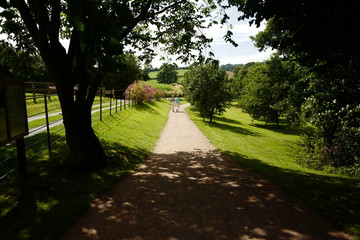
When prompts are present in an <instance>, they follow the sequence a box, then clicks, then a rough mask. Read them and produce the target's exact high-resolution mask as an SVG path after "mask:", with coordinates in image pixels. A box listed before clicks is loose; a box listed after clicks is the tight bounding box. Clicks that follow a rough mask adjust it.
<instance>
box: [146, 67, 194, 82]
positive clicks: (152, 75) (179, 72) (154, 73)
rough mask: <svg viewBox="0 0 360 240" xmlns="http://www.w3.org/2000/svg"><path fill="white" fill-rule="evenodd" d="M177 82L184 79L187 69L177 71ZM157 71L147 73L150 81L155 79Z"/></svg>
mask: <svg viewBox="0 0 360 240" xmlns="http://www.w3.org/2000/svg"><path fill="white" fill-rule="evenodd" d="M176 71H177V72H178V77H179V80H181V79H182V78H183V77H184V74H185V73H186V72H187V71H188V69H177V70H176ZM158 73H159V71H152V72H150V73H149V77H150V79H151V80H152V79H157V75H158Z"/></svg>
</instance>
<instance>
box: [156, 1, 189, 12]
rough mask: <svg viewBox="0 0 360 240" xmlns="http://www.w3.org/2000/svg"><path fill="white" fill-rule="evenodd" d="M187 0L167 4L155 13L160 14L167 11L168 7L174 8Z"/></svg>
mask: <svg viewBox="0 0 360 240" xmlns="http://www.w3.org/2000/svg"><path fill="white" fill-rule="evenodd" d="M185 2H186V0H180V1H177V2H174V3H173V4H171V5H169V6H167V7H164V8H163V9H161V10H160V11H158V12H156V13H155V15H159V14H161V13H163V12H165V11H167V10H168V9H170V8H173V7H175V6H176V5H178V4H181V3H185Z"/></svg>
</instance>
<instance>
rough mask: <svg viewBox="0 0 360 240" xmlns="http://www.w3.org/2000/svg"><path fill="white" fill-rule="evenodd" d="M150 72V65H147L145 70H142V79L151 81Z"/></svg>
mask: <svg viewBox="0 0 360 240" xmlns="http://www.w3.org/2000/svg"><path fill="white" fill-rule="evenodd" d="M149 73H150V68H149V67H145V68H144V69H143V70H141V76H140V78H141V80H143V81H149V80H150V76H149Z"/></svg>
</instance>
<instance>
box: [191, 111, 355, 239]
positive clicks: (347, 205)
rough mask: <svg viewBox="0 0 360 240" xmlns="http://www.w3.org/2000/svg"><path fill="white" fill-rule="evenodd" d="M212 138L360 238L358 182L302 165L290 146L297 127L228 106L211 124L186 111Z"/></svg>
mask: <svg viewBox="0 0 360 240" xmlns="http://www.w3.org/2000/svg"><path fill="white" fill-rule="evenodd" d="M188 112H189V115H190V117H191V119H192V120H193V121H194V122H195V124H196V125H197V126H198V127H199V128H200V130H201V131H202V132H203V133H204V134H205V135H206V136H207V137H208V138H209V139H210V141H211V142H212V143H213V144H214V145H215V146H216V147H217V148H218V149H219V150H220V151H221V152H222V153H223V154H225V155H227V156H229V157H231V158H232V159H235V160H236V161H237V162H238V163H239V164H240V165H242V166H244V167H246V168H249V169H251V170H254V171H257V172H261V173H263V174H264V175H265V176H267V177H268V178H269V179H271V180H272V181H274V182H276V183H277V184H278V185H280V186H281V187H282V188H283V189H284V190H285V191H287V192H290V193H292V194H293V195H295V196H296V197H297V198H298V199H299V200H300V201H302V202H303V203H305V204H306V205H308V206H310V207H311V208H312V209H313V210H314V211H316V212H317V213H318V214H320V215H322V216H323V217H325V218H327V219H329V220H330V221H332V222H333V223H334V224H335V225H336V226H337V227H339V228H340V229H342V230H344V231H346V232H348V233H350V234H352V235H355V236H357V237H358V238H360V181H359V179H355V178H349V177H345V176H340V175H333V174H328V173H325V172H321V171H315V170H311V169H307V168H304V167H303V166H301V165H299V164H297V163H296V161H295V160H294V156H293V153H292V149H293V148H294V147H296V142H297V141H298V140H299V134H300V133H301V130H299V129H292V128H289V127H287V126H286V125H280V127H279V128H276V126H274V125H271V124H268V125H266V124H265V123H263V122H259V121H252V120H251V117H250V116H249V115H248V114H244V113H242V112H241V110H240V109H237V108H231V109H228V110H227V112H226V113H225V114H224V115H222V116H217V117H215V118H214V121H215V122H214V123H212V124H210V123H209V122H205V121H203V119H202V118H201V117H200V116H199V115H198V114H197V113H196V112H192V111H190V110H188Z"/></svg>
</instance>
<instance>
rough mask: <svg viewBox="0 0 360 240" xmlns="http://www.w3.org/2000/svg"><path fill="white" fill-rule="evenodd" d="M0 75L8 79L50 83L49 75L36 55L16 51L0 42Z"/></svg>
mask: <svg viewBox="0 0 360 240" xmlns="http://www.w3.org/2000/svg"><path fill="white" fill-rule="evenodd" d="M0 74H1V75H2V76H4V77H6V78H8V79H14V80H21V81H36V82H50V81H51V79H50V75H49V72H48V71H47V69H46V66H45V64H44V62H43V61H42V59H41V57H40V56H39V55H38V54H29V52H26V51H22V50H18V49H16V48H14V47H13V46H12V45H10V44H8V43H6V42H4V41H3V40H0Z"/></svg>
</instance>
